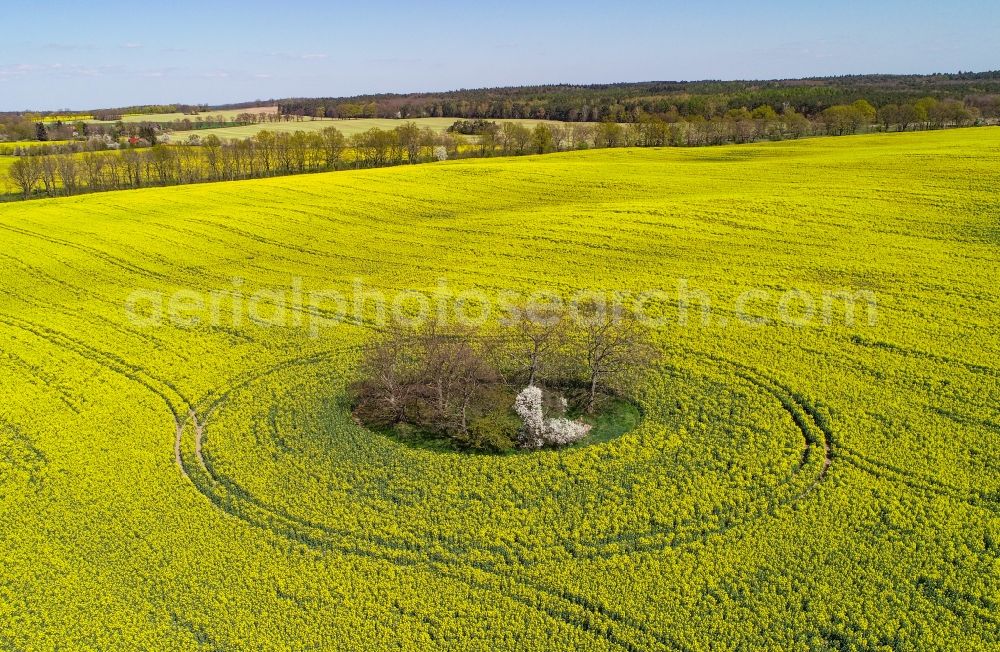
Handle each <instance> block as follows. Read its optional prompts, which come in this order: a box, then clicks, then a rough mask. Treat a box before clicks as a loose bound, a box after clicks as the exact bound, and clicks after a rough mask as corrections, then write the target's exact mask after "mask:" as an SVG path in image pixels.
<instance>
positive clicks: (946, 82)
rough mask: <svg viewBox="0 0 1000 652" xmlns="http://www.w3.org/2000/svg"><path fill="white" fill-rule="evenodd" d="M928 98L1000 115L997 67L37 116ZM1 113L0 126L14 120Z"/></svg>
mask: <svg viewBox="0 0 1000 652" xmlns="http://www.w3.org/2000/svg"><path fill="white" fill-rule="evenodd" d="M924 98H933V99H936V100H958V101H961V102H963V103H964V104H965V106H967V107H968V108H970V109H975V110H976V111H978V113H979V114H980V115H981V116H982V117H983V118H986V119H995V118H997V117H1000V70H995V71H989V72H978V73H976V72H958V73H950V74H932V75H851V76H843V77H817V78H807V79H783V80H772V81H693V82H636V83H619V84H589V85H571V84H553V85H545V86H515V87H506V88H477V89H462V90H456V91H446V92H441V93H410V94H393V93H390V94H380V95H358V96H354V97H319V98H288V99H268V100H255V101H252V102H241V103H235V104H224V105H217V106H209V105H204V104H202V105H193V104H167V105H155V106H153V105H150V106H129V107H114V108H96V109H88V110H69V109H60V110H58V111H49V112H36V113H33V114H32V115H33V117H35V116H37V117H42V118H44V117H45V116H47V115H72V114H84V115H89V116H93V117H94V118H96V119H98V120H116V119H118V118H120V117H121V116H122V115H127V114H133V115H134V114H154V113H174V112H176V113H187V114H197V113H206V112H211V111H215V110H228V109H241V108H252V107H258V106H274V105H277V106H278V108H279V111H280V112H281V113H282V114H284V115H289V116H306V117H326V118H347V119H350V118H403V119H409V118H429V117H444V118H464V119H475V118H488V119H518V118H530V119H548V120H561V121H566V122H607V121H611V122H622V123H627V122H634V121H636V120H637V119H638V118H640V117H641V116H643V115H652V116H659V117H661V118H662V119H665V120H667V121H668V122H669V121H674V120H691V119H692V118H695V119H697V118H703V119H706V120H710V119H712V118H718V117H724V116H725V115H726V113H727V112H729V111H733V110H739V109H742V108H747V109H750V110H753V109H756V108H760V107H765V106H769V107H771V109H773V110H774V111H775V112H777V113H783V112H785V111H794V112H797V113H800V114H802V115H804V116H805V117H807V118H810V119H813V118H817V117H819V115H820V114H821V113H822V112H823V111H824V110H826V109H828V108H830V107H833V106H838V105H850V104H853V103H854V102H856V101H858V100H865V101H867V102H868V103H869V104H871V105H873V106H874V107H876V108H881V107H883V106H887V105H905V104H914V103H916V102H917V101H919V100H921V99H924ZM17 115H19V114H17V113H7V114H3V113H0V121H2V120H3V118H7V119H8V120H9V119H11V118H13V117H14V116H17Z"/></svg>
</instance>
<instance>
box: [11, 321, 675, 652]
mask: <svg viewBox="0 0 1000 652" xmlns="http://www.w3.org/2000/svg"><path fill="white" fill-rule="evenodd" d="M0 324H4V325H7V326H9V327H13V328H17V329H20V330H23V331H25V332H28V333H31V334H33V335H35V336H36V337H38V338H39V339H42V340H45V341H47V342H48V343H49V344H51V345H53V346H55V347H57V348H59V349H63V350H67V351H71V352H73V353H76V354H77V355H79V356H80V357H82V358H84V359H86V360H87V361H89V362H91V363H93V364H95V365H97V366H99V367H101V368H103V369H105V370H106V371H109V372H111V373H114V374H116V375H119V376H121V377H123V378H125V379H127V380H129V381H132V382H133V383H136V384H138V385H140V386H141V387H143V388H144V389H145V390H147V391H149V392H150V393H151V394H153V395H154V396H156V397H158V398H159V399H160V400H161V401H162V402H163V403H164V404H165V405H166V407H167V409H168V410H169V411H170V413H171V415H172V418H173V423H174V436H175V440H174V457H175V462H176V464H177V465H178V468H179V469H180V473H181V474H182V477H184V478H185V479H186V480H187V481H188V482H190V483H191V484H192V486H194V487H195V488H196V489H197V490H198V491H199V492H200V493H202V494H203V495H204V496H205V497H206V498H208V500H209V501H210V502H211V503H212V504H213V505H215V506H216V507H217V508H219V509H220V510H221V511H223V512H224V513H227V514H229V515H230V516H233V517H235V518H237V519H239V520H241V521H243V522H246V523H248V524H250V525H253V526H256V527H258V528H261V529H265V530H267V531H270V532H271V533H272V534H276V535H279V536H282V537H284V538H286V539H288V540H289V541H290V542H292V543H298V544H301V545H304V546H306V547H308V548H311V549H313V550H317V551H324V550H330V551H337V552H341V553H343V554H355V555H360V556H366V557H370V558H373V559H378V560H381V561H385V562H388V563H392V564H395V565H398V566H402V567H419V568H425V569H428V570H430V571H431V572H433V573H434V574H436V575H438V576H439V577H441V578H442V579H446V580H451V581H457V582H460V583H464V584H466V585H467V586H469V587H471V588H475V589H478V590H482V591H487V592H493V593H497V594H499V595H501V596H504V597H506V598H508V599H510V600H512V601H514V602H517V603H519V604H521V605H523V606H525V607H527V608H529V609H531V610H534V611H537V612H539V613H541V614H543V615H545V616H546V617H549V618H551V619H553V620H555V621H558V622H561V623H563V624H566V625H568V626H571V627H575V628H577V629H579V630H580V631H582V632H585V633H588V634H590V635H593V636H596V637H598V638H603V639H604V640H606V641H607V642H608V643H610V644H612V645H613V646H615V647H618V648H620V649H623V650H626V651H627V652H641V651H642V650H684V649H686V647H685V646H683V645H681V644H679V643H678V642H676V641H673V640H672V639H670V638H669V637H666V636H664V635H662V634H658V633H655V632H653V631H652V630H650V629H649V628H648V627H646V626H645V625H644V624H642V623H634V622H632V621H631V620H630V619H628V618H626V617H625V616H623V615H621V614H618V613H617V612H615V611H613V610H611V609H608V608H606V607H604V606H602V605H599V604H597V603H593V602H592V601H590V600H588V599H586V598H584V597H582V596H576V595H571V594H568V593H565V592H553V591H549V590H547V589H544V588H543V587H539V586H536V585H533V584H530V583H528V582H524V581H521V580H518V579H516V578H513V577H510V576H509V575H504V574H500V573H496V572H494V571H492V570H488V569H485V568H477V567H475V566H473V565H467V564H462V563H460V562H456V561H455V560H453V559H445V558H437V559H435V558H429V559H428V558H426V556H425V555H422V554H420V552H419V551H413V550H411V549H407V548H406V547H404V546H398V545H396V546H394V547H395V548H396V549H397V551H396V552H394V553H393V552H388V551H387V550H386V549H383V548H381V547H379V546H375V547H374V548H367V547H366V542H364V541H358V540H354V541H335V540H331V539H330V537H329V536H328V535H326V534H325V533H323V531H322V530H320V529H313V528H312V524H309V523H306V522H304V521H301V519H295V518H294V517H289V519H288V520H285V519H283V518H281V516H280V515H279V514H278V513H277V512H271V511H269V510H268V509H265V508H262V507H260V506H258V505H257V504H255V503H254V502H250V501H244V500H238V501H234V502H230V501H228V500H226V499H225V496H222V497H220V496H219V495H217V494H216V491H218V488H219V487H224V485H222V484H217V485H215V486H212V485H211V484H210V482H211V481H208V482H209V484H208V485H206V481H207V480H206V479H207V478H210V477H211V476H210V471H209V469H210V468H211V467H210V463H208V462H207V461H206V459H205V457H204V455H203V450H202V443H201V440H202V437H203V432H204V428H205V424H204V423H203V422H202V421H200V420H198V418H197V412H196V410H195V409H194V407H193V405H194V403H193V402H192V401H190V400H188V399H187V398H186V397H185V396H184V395H183V394H182V393H181V392H179V391H178V390H177V389H176V388H175V387H174V386H173V385H172V384H171V383H169V382H168V381H164V380H161V379H158V378H155V377H154V376H152V375H150V374H149V373H148V372H146V371H145V370H144V369H143V368H142V367H140V366H138V365H134V364H131V363H128V362H126V361H124V360H123V359H121V358H120V357H119V356H116V355H114V354H111V353H108V352H104V351H100V350H99V349H96V348H94V347H91V346H89V345H87V344H86V343H84V342H82V341H80V340H77V339H76V338H73V337H71V336H68V335H65V334H63V333H59V332H57V331H55V330H53V329H49V328H48V327H45V326H43V325H40V324H33V323H31V322H27V321H26V320H21V319H19V318H16V317H9V316H0ZM304 359H305V360H307V361H309V362H314V361H315V356H307V357H306V358H304ZM292 364H295V362H294V361H287V362H286V363H283V364H282V365H280V366H282V367H284V366H288V365H292ZM242 382H243V383H249V382H252V379H249V378H248V379H244V380H243V381H242ZM231 391H233V388H230V389H229V390H227V391H224V392H222V393H220V394H219V395H218V396H215V397H214V398H213V399H212V400H211V401H210V403H209V407H210V409H214V407H216V406H218V405H219V404H221V403H222V402H223V401H225V398H226V396H228V394H229V392H231ZM179 406H187V407H186V411H185V409H184V408H181V407H179ZM189 425H190V426H191V427H193V428H194V429H195V430H196V434H195V436H196V439H197V443H196V446H195V455H196V458H197V459H198V461H199V463H200V464H199V465H200V466H201V467H202V471H200V472H199V471H198V470H195V468H194V467H192V466H191V465H189V464H188V463H187V462H186V460H185V455H184V451H183V434H184V432H185V430H186V429H187V427H188V426H189ZM247 497H249V496H247ZM254 500H256V499H254ZM387 543H390V542H387ZM635 641H639V643H636V642H635Z"/></svg>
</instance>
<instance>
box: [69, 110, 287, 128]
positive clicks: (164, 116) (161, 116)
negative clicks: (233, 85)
mask: <svg viewBox="0 0 1000 652" xmlns="http://www.w3.org/2000/svg"><path fill="white" fill-rule="evenodd" d="M277 110H278V107H275V106H265V107H256V108H251V109H227V110H219V111H212V110H209V111H202V112H201V113H198V114H196V115H191V114H188V113H137V114H134V115H126V116H122V122H176V121H177V120H184V119H188V120H191V121H192V122H193V121H195V120H197V119H198V118H199V117H200V118H202V119H206V118H215V117H217V116H220V115H221V116H222V117H223V118H225V119H227V120H232V119H234V118H235V117H236V116H237V115H239V114H241V113H274V112H276V111H277ZM87 122H93V123H102V124H110V123H114V122H115V121H114V120H87Z"/></svg>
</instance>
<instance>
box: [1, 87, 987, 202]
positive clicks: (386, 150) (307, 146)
mask: <svg viewBox="0 0 1000 652" xmlns="http://www.w3.org/2000/svg"><path fill="white" fill-rule="evenodd" d="M977 120H978V118H977V116H976V113H975V112H974V111H972V110H970V109H969V108H968V107H967V106H965V105H964V104H963V103H961V102H958V101H956V100H943V101H938V100H935V99H933V98H923V99H921V100H918V101H917V102H914V103H906V104H890V105H886V106H883V107H881V108H880V109H876V108H875V107H874V106H872V105H871V104H869V103H868V102H867V101H865V100H858V101H856V102H854V103H852V104H849V105H837V106H832V107H829V108H828V109H826V110H824V111H823V112H822V113H821V114H820V115H819V116H817V117H816V118H815V119H809V118H807V117H806V116H805V115H803V114H801V113H798V112H796V111H794V110H792V109H785V110H783V111H782V112H781V113H778V112H775V111H774V109H772V108H771V107H770V106H769V105H761V106H758V107H756V108H754V109H753V110H749V109H747V108H745V107H741V108H739V109H732V110H730V111H727V112H726V113H725V114H724V115H722V116H718V117H714V118H711V119H708V120H706V119H704V118H701V117H699V116H696V117H694V118H691V119H688V120H681V119H673V118H671V117H670V116H668V117H667V118H664V117H663V116H661V115H655V114H646V113H640V114H638V115H637V116H636V118H635V121H633V122H630V123H625V124H622V123H618V122H614V121H611V120H607V121H603V122H599V123H596V124H590V123H559V122H540V123H538V124H535V125H534V126H533V127H529V126H527V125H525V124H523V123H519V122H496V121H490V120H483V119H476V120H460V121H456V123H455V124H454V125H453V126H452V127H451V128H450V129H449V131H448V133H438V132H436V131H434V130H432V129H430V128H428V127H423V128H421V127H420V126H419V125H418V124H417V123H415V122H403V123H402V124H401V125H399V126H398V127H396V128H394V129H380V128H377V127H376V128H372V129H369V130H367V131H364V132H361V133H358V134H354V135H352V136H350V137H345V136H344V135H343V133H341V132H340V130H338V129H337V128H336V127H333V126H331V127H327V128H325V129H323V130H321V131H312V132H306V131H296V132H294V133H283V132H272V131H268V130H263V131H261V132H259V133H257V134H256V135H255V136H253V137H251V138H247V139H244V140H234V141H222V140H220V139H219V138H218V137H217V136H215V135H211V134H210V135H208V136H206V137H204V138H202V137H200V136H198V135H193V136H191V137H190V138H189V139H188V140H187V141H186V142H185V143H184V144H182V145H168V144H162V143H160V144H157V136H156V133H157V132H156V131H155V130H153V129H152V128H151V127H150V126H149V125H138V126H136V127H135V128H134V129H132V130H131V131H132V133H136V134H138V135H139V136H132V137H129V138H128V139H127V140H126V141H125V142H124V144H123V143H122V142H120V141H118V140H115V139H113V138H111V137H110V136H109V135H105V136H103V137H92V138H90V139H89V140H87V141H73V142H69V143H64V144H59V145H50V146H36V147H26V148H25V147H22V148H21V149H20V151H19V152H18V153H20V154H21V156H19V157H18V158H17V160H16V161H14V163H13V164H12V165H11V166H10V168H9V170H8V179H9V182H10V183H12V184H13V185H14V187H15V188H16V189H17V191H19V194H20V196H21V197H22V198H25V199H28V198H31V197H33V196H45V197H53V196H58V195H70V194H77V193H81V192H97V191H103V190H122V189H129V188H141V187H145V186H166V185H175V184H186V183H199V182H205V181H232V180H239V179H256V178H262V177H269V176H276V175H288V174H300V173H306V172H323V171H333V170H340V169H344V168H371V167H385V166H392V165H401V164H404V163H421V162H429V161H441V160H445V159H449V158H466V157H490V156H497V155H500V156H520V155H527V154H547V153H551V152H558V151H570V150H579V149H590V148H612V147H697V146H709V145H723V144H727V143H750V142H755V141H759V140H784V139H795V138H802V137H805V136H810V135H837V136H842V135H847V134H854V133H859V132H863V131H868V130H871V129H875V130H883V131H893V130H895V131H907V130H912V129H934V128H945V127H952V126H967V125H970V124H975V123H976V122H977ZM466 134H468V136H465V135H466ZM102 150H120V151H102Z"/></svg>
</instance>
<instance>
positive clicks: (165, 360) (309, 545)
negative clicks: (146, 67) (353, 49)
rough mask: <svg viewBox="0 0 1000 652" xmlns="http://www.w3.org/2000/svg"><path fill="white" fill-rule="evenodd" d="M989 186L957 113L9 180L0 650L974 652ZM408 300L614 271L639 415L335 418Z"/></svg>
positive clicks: (575, 285)
mask: <svg viewBox="0 0 1000 652" xmlns="http://www.w3.org/2000/svg"><path fill="white" fill-rule="evenodd" d="M998 188H1000V129H996V128H981V129H968V130H953V131H942V132H929V133H907V134H892V135H870V136H857V137H844V138H816V139H811V140H803V141H795V142H782V143H762V144H755V145H743V146H727V147H717V148H703V149H641V150H640V149H608V150H597V151H588V152H575V153H567V154H553V155H546V156H538V157H523V158H517V159H478V160H469V161H451V162H444V163H438V164H428V165H419V166H412V167H395V168H386V169H379V170H367V171H350V172H336V173H328V174H315V175H303V176H295V177H283V178H272V179H266V180H256V181H245V182H233V183H217V184H203V185H193V186H180V187H171V188H161V189H147V190H137V191H127V192H109V193H101V194H94V195H86V196H77V197H69V198H63V199H53V200H41V201H32V202H22V203H10V204H2V205H0V238H2V244H3V247H2V249H0V277H2V279H3V284H2V286H0V360H2V363H3V367H2V371H0V396H2V398H3V400H2V403H0V406H2V407H0V560H2V564H0V569H2V570H0V649H10V650H51V649H72V650H108V649H149V650H192V649H204V650H260V649H267V650H290V651H291V650H306V649H313V650H318V649H330V650H334V649H339V650H429V649H451V650H482V651H484V652H485V651H493V650H526V649H554V650H568V649H587V650H628V651H638V650H709V649H713V650H716V649H744V650H746V649H772V650H803V651H805V650H918V649H929V648H935V649H962V650H990V649H993V650H995V649H997V647H998V646H1000V617H998V615H997V614H998V611H997V609H998V605H1000V454H998V452H997V451H998V444H1000V286H998V283H997V272H998V268H1000V192H998ZM405 291H418V292H421V293H425V294H426V296H428V297H437V298H440V297H442V296H445V295H457V294H459V293H461V292H471V291H476V292H477V293H480V294H481V295H484V296H487V297H493V296H498V295H499V294H500V293H503V292H516V293H523V294H530V293H533V292H538V291H546V292H551V293H555V294H557V295H559V296H562V297H570V296H573V295H574V294H576V293H579V292H581V291H585V292H588V293H603V294H606V295H609V296H610V295H611V294H612V293H618V295H619V296H624V295H629V296H639V295H642V294H644V293H645V297H646V298H647V299H648V301H646V303H644V304H643V305H645V306H646V307H647V308H648V309H649V314H650V315H651V316H653V317H654V318H655V322H656V324H655V328H656V335H655V336H656V340H657V342H658V344H659V346H660V347H661V348H662V351H663V353H664V356H663V361H662V363H661V364H660V365H659V366H658V367H657V369H656V371H655V373H654V374H653V376H652V377H651V378H649V379H647V380H645V381H644V382H643V384H642V386H641V388H640V389H639V390H638V391H637V395H636V396H635V397H633V398H634V399H635V400H636V401H637V402H638V404H639V405H640V406H641V408H642V411H643V417H644V418H643V421H642V423H641V424H640V425H639V426H638V427H637V428H636V429H635V430H633V431H631V432H629V433H627V434H625V435H624V436H622V437H620V438H617V439H614V440H612V441H609V442H605V443H600V444H594V445H589V446H582V447H575V448H573V447H571V448H568V449H564V450H558V451H540V452H536V453H531V454H517V455H509V456H490V455H473V454H462V453H448V452H441V451H436V450H426V449H421V448H417V447H410V446H406V445H404V444H402V443H400V442H397V441H395V440H392V439H389V438H386V437H384V436H382V435H379V434H375V433H372V432H369V431H367V430H365V429H363V428H362V427H360V426H358V425H357V424H356V423H355V422H354V421H353V420H352V419H351V416H350V414H349V408H348V406H347V404H346V402H345V400H346V399H345V383H346V382H348V381H349V380H350V379H351V374H352V373H353V369H354V365H355V363H356V361H357V359H358V347H360V346H363V345H364V344H365V343H366V342H368V341H370V339H371V337H372V335H373V328H372V326H373V325H374V324H375V323H376V322H377V321H378V316H379V315H378V302H379V294H380V293H381V295H383V296H384V297H386V298H387V299H388V300H389V301H390V302H391V301H392V297H394V296H399V294H398V293H400V292H405ZM845 293H848V294H850V296H852V297H861V298H865V299H864V302H863V303H864V305H862V303H858V304H857V305H855V306H854V308H855V310H854V311H853V312H854V313H855V314H854V315H853V317H854V318H853V319H851V315H850V314H849V313H850V312H851V310H850V305H849V304H848V303H846V302H842V301H840V300H839V298H838V297H840V296H841V295H844V294H845ZM359 294H360V295H361V296H362V299H363V301H360V303H359V305H358V306H357V308H358V310H357V311H355V312H357V313H358V314H357V315H353V314H349V315H346V316H345V318H344V319H337V317H338V314H339V313H342V312H343V313H345V314H346V313H352V310H353V308H354V307H355V306H353V303H352V301H353V300H354V299H356V298H357V297H358V296H359ZM340 297H343V298H345V299H346V306H345V305H341V303H345V302H341V303H338V301H339V298H340ZM831 297H833V298H835V299H837V300H836V301H834V300H829V299H830V298H831ZM410 299H413V297H412V296H410ZM706 308H708V310H706Z"/></svg>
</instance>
